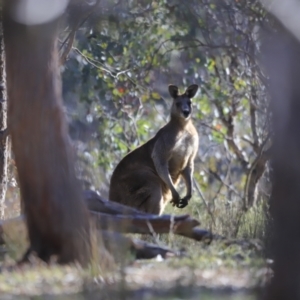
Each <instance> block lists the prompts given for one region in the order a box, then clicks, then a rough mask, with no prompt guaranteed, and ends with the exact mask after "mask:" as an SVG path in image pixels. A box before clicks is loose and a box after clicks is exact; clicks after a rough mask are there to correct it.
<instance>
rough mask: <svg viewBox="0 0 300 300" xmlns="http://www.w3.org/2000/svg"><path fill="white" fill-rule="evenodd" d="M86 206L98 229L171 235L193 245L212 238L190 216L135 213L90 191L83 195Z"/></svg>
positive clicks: (132, 209) (136, 211) (135, 210)
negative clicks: (192, 242) (189, 240)
mask: <svg viewBox="0 0 300 300" xmlns="http://www.w3.org/2000/svg"><path fill="white" fill-rule="evenodd" d="M83 195H84V199H85V202H86V204H87V207H88V209H89V211H90V214H91V216H92V218H94V219H95V220H96V224H97V226H98V228H100V229H102V230H110V231H116V232H122V233H141V234H156V233H174V234H178V235H181V236H185V237H188V238H190V239H193V240H196V241H202V240H206V241H208V242H209V241H211V240H212V234H211V233H210V232H209V231H207V230H204V229H199V228H194V227H196V226H199V225H200V222H199V221H198V220H195V219H193V218H191V217H190V216H189V215H181V216H173V215H162V216H157V215H152V214H146V213H144V212H141V211H139V210H137V209H134V208H131V207H129V206H125V205H122V204H119V203H117V202H113V201H108V200H106V199H104V198H103V197H102V196H100V195H98V194H97V193H96V192H94V191H92V190H86V191H84V193H83Z"/></svg>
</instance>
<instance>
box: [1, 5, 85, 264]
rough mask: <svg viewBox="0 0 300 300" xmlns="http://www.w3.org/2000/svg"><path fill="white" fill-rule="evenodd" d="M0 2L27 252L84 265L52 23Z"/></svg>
mask: <svg viewBox="0 0 300 300" xmlns="http://www.w3.org/2000/svg"><path fill="white" fill-rule="evenodd" d="M21 2H22V1H20V3H21ZM4 3H5V6H4V22H3V25H4V40H5V52H6V71H7V92H8V98H9V107H8V126H9V131H10V134H11V142H12V150H13V152H14V155H15V162H16V167H17V170H18V176H19V184H20V191H21V197H22V201H23V203H24V212H25V214H26V221H27V227H28V234H29V240H30V244H31V249H32V250H33V251H34V252H36V253H37V255H38V256H39V257H40V258H41V259H43V260H44V261H49V259H50V258H51V256H52V255H56V256H57V259H58V262H60V263H69V262H74V261H79V262H80V263H82V264H85V263H86V262H87V260H88V258H89V255H90V241H89V222H88V215H87V210H86V207H85V205H84V203H83V200H82V197H81V191H80V188H79V184H78V181H77V179H76V177H75V171H74V161H73V159H72V155H71V148H70V141H69V138H68V134H67V126H66V120H65V116H64V114H63V107H62V96H61V79H60V74H59V68H58V50H57V45H56V41H57V27H58V26H57V25H58V20H57V18H56V19H55V20H52V21H49V22H48V23H43V24H36V25H33V26H29V25H23V24H21V23H18V22H16V21H14V20H13V17H12V15H13V13H15V11H14V10H15V8H16V5H15V4H16V3H17V4H20V3H19V1H11V0H6V1H4ZM33 3H35V2H34V1H33ZM27 5H29V6H30V5H32V4H30V3H29V2H28V4H27ZM29 9H30V7H29ZM20 13H21V16H24V15H25V14H26V13H27V11H26V12H25V11H22V12H20V11H19V14H20ZM14 16H16V14H14Z"/></svg>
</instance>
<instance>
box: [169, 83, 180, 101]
mask: <svg viewBox="0 0 300 300" xmlns="http://www.w3.org/2000/svg"><path fill="white" fill-rule="evenodd" d="M169 93H170V95H171V97H172V98H176V97H177V96H178V87H177V86H176V85H173V84H170V85H169Z"/></svg>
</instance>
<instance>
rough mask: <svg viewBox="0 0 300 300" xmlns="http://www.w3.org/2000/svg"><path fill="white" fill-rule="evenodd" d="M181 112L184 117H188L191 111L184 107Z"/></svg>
mask: <svg viewBox="0 0 300 300" xmlns="http://www.w3.org/2000/svg"><path fill="white" fill-rule="evenodd" d="M182 114H183V116H184V117H185V118H188V117H189V116H190V114H191V111H190V110H187V109H186V110H183V111H182Z"/></svg>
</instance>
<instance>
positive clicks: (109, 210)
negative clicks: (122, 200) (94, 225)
mask: <svg viewBox="0 0 300 300" xmlns="http://www.w3.org/2000/svg"><path fill="white" fill-rule="evenodd" d="M83 198H84V201H85V203H86V205H87V207H88V209H89V210H91V211H96V212H101V213H106V214H110V215H145V213H143V212H141V211H139V210H137V209H135V208H132V207H129V206H126V205H122V204H119V203H117V202H113V201H108V200H106V199H104V198H103V197H102V196H100V195H98V194H97V193H96V192H94V191H92V190H85V191H84V192H83Z"/></svg>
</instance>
